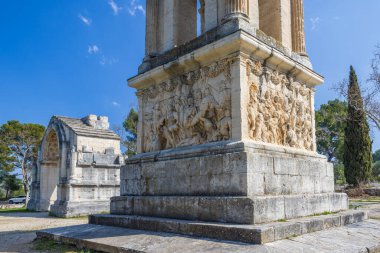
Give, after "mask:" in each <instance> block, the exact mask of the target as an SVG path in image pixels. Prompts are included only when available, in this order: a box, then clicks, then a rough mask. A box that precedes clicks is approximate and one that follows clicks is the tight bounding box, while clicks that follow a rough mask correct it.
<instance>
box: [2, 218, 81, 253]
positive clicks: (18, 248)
mask: <svg viewBox="0 0 380 253" xmlns="http://www.w3.org/2000/svg"><path fill="white" fill-rule="evenodd" d="M86 223H87V219H86V218H76V219H59V218H54V217H49V215H48V213H32V212H25V213H0V252H25V253H26V252H31V253H32V252H34V251H32V250H31V247H32V241H33V240H34V239H35V238H36V233H35V231H36V230H41V229H46V228H54V227H64V226H72V225H79V224H86Z"/></svg>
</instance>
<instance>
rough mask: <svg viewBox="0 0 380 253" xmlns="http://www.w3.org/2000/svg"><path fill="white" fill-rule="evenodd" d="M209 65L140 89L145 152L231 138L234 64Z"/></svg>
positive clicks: (227, 60) (228, 60) (230, 62)
mask: <svg viewBox="0 0 380 253" xmlns="http://www.w3.org/2000/svg"><path fill="white" fill-rule="evenodd" d="M232 63H233V60H232V59H224V60H221V61H219V62H216V63H214V64H212V65H210V66H207V67H203V68H200V69H198V70H195V71H192V72H189V73H187V74H184V75H181V76H177V77H174V78H172V79H170V80H167V81H165V82H163V83H160V84H158V85H154V86H151V87H150V88H148V89H144V90H139V91H138V93H137V95H138V96H140V97H141V99H142V105H140V108H141V109H142V117H143V121H142V136H141V138H142V145H143V147H142V149H143V152H150V151H157V150H164V149H169V148H175V147H180V146H188V145H197V144H202V143H206V142H213V141H221V140H228V139H230V138H231V64H232Z"/></svg>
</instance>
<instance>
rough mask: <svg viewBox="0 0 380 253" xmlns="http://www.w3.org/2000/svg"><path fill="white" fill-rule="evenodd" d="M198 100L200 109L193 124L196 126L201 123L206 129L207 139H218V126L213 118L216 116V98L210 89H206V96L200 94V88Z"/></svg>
mask: <svg viewBox="0 0 380 253" xmlns="http://www.w3.org/2000/svg"><path fill="white" fill-rule="evenodd" d="M196 94H197V95H196V102H199V100H200V104H199V110H198V112H197V114H196V115H195V117H194V118H193V120H192V122H191V125H192V126H193V127H194V126H195V125H197V124H200V125H201V126H202V128H203V129H204V131H205V134H206V140H207V141H215V140H216V131H215V130H216V127H215V126H214V123H213V120H214V117H215V116H216V113H215V110H216V103H215V100H214V98H213V97H212V96H211V93H210V90H209V89H205V91H204V97H203V98H202V95H201V94H200V91H199V90H198V91H197V92H196Z"/></svg>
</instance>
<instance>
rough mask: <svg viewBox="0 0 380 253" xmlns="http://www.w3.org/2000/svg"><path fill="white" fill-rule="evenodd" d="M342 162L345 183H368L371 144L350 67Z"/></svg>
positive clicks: (357, 184) (354, 76)
mask: <svg viewBox="0 0 380 253" xmlns="http://www.w3.org/2000/svg"><path fill="white" fill-rule="evenodd" d="M343 161H344V167H345V176H346V180H347V183H349V184H351V185H353V186H355V187H360V186H361V185H363V184H366V183H368V181H369V179H370V178H371V173H372V171H371V170H372V142H371V138H370V136H369V126H368V122H367V118H366V114H365V111H364V108H363V99H362V96H361V92H360V88H359V84H358V78H357V76H356V73H355V70H354V68H353V67H352V66H351V68H350V81H349V86H348V114H347V124H346V128H345V139H344V157H343Z"/></svg>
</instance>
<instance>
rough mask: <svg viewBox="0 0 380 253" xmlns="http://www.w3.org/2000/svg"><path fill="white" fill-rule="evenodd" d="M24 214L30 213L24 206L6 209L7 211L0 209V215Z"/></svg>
mask: <svg viewBox="0 0 380 253" xmlns="http://www.w3.org/2000/svg"><path fill="white" fill-rule="evenodd" d="M20 212H22V213H25V212H31V211H29V210H28V209H26V206H23V207H19V208H7V209H0V213H20Z"/></svg>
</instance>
